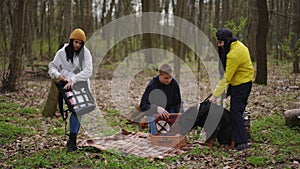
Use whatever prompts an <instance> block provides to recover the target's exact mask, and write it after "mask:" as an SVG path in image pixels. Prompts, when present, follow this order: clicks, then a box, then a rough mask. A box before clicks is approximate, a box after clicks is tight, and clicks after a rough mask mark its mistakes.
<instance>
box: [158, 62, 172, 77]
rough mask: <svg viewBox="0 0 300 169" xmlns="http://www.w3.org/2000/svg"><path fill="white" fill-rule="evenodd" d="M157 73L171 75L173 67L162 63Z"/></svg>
mask: <svg viewBox="0 0 300 169" xmlns="http://www.w3.org/2000/svg"><path fill="white" fill-rule="evenodd" d="M158 72H159V74H169V75H171V76H172V75H173V68H172V67H171V66H170V65H168V64H163V65H161V66H160V67H159V69H158Z"/></svg>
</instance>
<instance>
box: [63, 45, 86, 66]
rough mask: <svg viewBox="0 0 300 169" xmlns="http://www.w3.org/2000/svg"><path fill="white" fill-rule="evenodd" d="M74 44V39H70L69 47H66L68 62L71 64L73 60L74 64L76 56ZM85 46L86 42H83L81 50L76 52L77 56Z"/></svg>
mask: <svg viewBox="0 0 300 169" xmlns="http://www.w3.org/2000/svg"><path fill="white" fill-rule="evenodd" d="M73 42H74V39H70V41H69V44H68V46H66V48H65V51H66V56H67V61H68V62H69V61H70V60H71V63H73V56H74V47H73ZM83 46H84V42H82V45H81V47H80V48H79V50H78V51H76V55H79V53H80V51H81V49H82V48H83Z"/></svg>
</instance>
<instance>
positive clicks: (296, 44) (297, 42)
mask: <svg viewBox="0 0 300 169" xmlns="http://www.w3.org/2000/svg"><path fill="white" fill-rule="evenodd" d="M294 14H295V19H294V20H295V23H294V24H293V31H294V33H295V36H294V38H293V41H292V43H293V44H292V46H293V52H292V53H293V55H294V62H293V73H300V69H299V57H300V1H299V0H294Z"/></svg>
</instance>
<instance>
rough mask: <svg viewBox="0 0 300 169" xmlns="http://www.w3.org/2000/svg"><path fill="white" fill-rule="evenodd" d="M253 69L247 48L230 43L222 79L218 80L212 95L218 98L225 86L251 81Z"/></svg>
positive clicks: (238, 43)
mask: <svg viewBox="0 0 300 169" xmlns="http://www.w3.org/2000/svg"><path fill="white" fill-rule="evenodd" d="M253 77H254V68H253V66H252V62H251V59H250V53H249V50H248V48H247V47H246V46H245V45H244V44H243V43H241V42H240V41H238V40H237V41H235V42H232V43H231V45H230V50H229V52H228V54H227V60H226V70H225V73H224V77H223V78H222V79H220V80H219V82H218V84H217V86H216V88H215V90H214V92H213V95H214V96H216V97H220V96H221V95H222V93H223V92H224V91H225V89H226V88H227V86H228V85H229V84H231V85H232V86H238V85H240V84H243V83H247V82H250V81H252V80H253Z"/></svg>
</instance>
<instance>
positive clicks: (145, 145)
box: [77, 129, 190, 159]
mask: <svg viewBox="0 0 300 169" xmlns="http://www.w3.org/2000/svg"><path fill="white" fill-rule="evenodd" d="M77 145H78V146H92V147H95V148H97V149H99V150H102V151H103V150H118V151H121V152H123V153H125V154H132V155H135V156H138V157H144V158H150V159H154V158H158V159H164V158H166V157H173V156H177V155H179V154H183V153H186V152H188V150H189V149H190V148H189V146H190V145H189V144H187V145H186V146H184V147H182V148H180V149H179V148H172V147H163V146H155V145H152V144H150V140H149V137H148V136H147V133H141V132H130V131H126V130H124V129H121V130H120V131H119V132H118V133H117V134H115V135H112V136H109V137H104V138H99V139H87V140H80V141H79V142H78V144H77Z"/></svg>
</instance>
